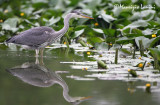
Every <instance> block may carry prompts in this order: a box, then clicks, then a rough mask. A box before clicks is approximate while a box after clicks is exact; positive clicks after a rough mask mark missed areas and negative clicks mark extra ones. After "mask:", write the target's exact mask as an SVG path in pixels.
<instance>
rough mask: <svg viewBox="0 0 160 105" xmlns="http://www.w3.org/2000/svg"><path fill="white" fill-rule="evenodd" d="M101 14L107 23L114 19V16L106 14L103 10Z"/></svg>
mask: <svg viewBox="0 0 160 105" xmlns="http://www.w3.org/2000/svg"><path fill="white" fill-rule="evenodd" d="M101 16H102V18H103V19H104V20H105V21H106V22H108V23H110V22H111V21H113V20H116V18H114V17H112V16H111V15H107V14H106V13H105V11H102V12H101Z"/></svg>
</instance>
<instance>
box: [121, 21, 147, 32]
mask: <svg viewBox="0 0 160 105" xmlns="http://www.w3.org/2000/svg"><path fill="white" fill-rule="evenodd" d="M148 25H149V23H148V22H147V21H145V20H138V21H135V22H133V23H131V24H129V25H128V26H126V27H124V28H123V30H125V29H127V28H131V29H134V28H138V27H147V26H148Z"/></svg>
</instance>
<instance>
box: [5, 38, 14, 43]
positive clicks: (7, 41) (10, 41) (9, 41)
mask: <svg viewBox="0 0 160 105" xmlns="http://www.w3.org/2000/svg"><path fill="white" fill-rule="evenodd" d="M5 43H15V37H11V38H9V39H7V40H6V41H5Z"/></svg>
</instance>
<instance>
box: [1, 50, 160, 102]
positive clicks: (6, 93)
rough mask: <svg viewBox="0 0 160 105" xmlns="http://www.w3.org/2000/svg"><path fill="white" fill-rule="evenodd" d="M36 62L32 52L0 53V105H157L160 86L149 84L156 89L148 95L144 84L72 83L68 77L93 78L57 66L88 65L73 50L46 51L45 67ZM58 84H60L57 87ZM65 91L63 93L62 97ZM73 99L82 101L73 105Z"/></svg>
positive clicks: (86, 73) (82, 71) (87, 72)
mask: <svg viewBox="0 0 160 105" xmlns="http://www.w3.org/2000/svg"><path fill="white" fill-rule="evenodd" d="M35 61H36V58H35V57H34V52H33V51H4V50H0V104H1V105H72V104H73V105H76V104H79V105H159V104H160V100H159V99H160V91H159V87H160V85H159V83H157V82H156V83H151V84H152V85H155V87H156V88H155V89H154V88H153V91H152V92H151V93H148V92H146V91H145V88H144V86H145V84H146V82H144V81H141V80H138V81H122V80H101V79H98V78H93V79H91V80H87V79H86V80H85V79H82V80H75V79H72V78H68V77H71V76H77V77H78V76H79V77H83V78H86V76H85V75H92V72H89V71H87V70H81V69H78V70H77V69H73V68H71V64H66V63H60V62H62V61H63V62H73V61H76V62H81V61H87V59H86V58H83V57H81V56H78V55H74V51H73V50H70V51H69V53H66V49H65V48H58V49H55V50H54V51H49V52H47V51H46V52H45V55H44V57H43V62H44V64H43V63H42V62H41V59H40V58H39V62H40V63H41V64H36V63H35ZM57 72H58V73H57ZM96 73H97V74H98V72H96ZM94 74H95V72H94ZM102 74H103V73H102ZM55 81H56V82H55ZM57 81H59V84H56V83H58V82H57ZM54 83H55V84H54ZM139 87H140V88H139ZM67 88H68V89H67ZM64 90H66V92H65V93H64ZM75 97H81V98H75ZM71 98H72V99H71ZM76 99H81V100H77V101H76ZM74 100H75V102H73V101H74ZM71 101H72V102H71Z"/></svg>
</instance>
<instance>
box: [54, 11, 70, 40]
mask: <svg viewBox="0 0 160 105" xmlns="http://www.w3.org/2000/svg"><path fill="white" fill-rule="evenodd" d="M71 18H72V15H71V14H68V15H66V16H65V17H64V27H63V28H62V29H61V30H59V31H57V32H56V33H55V34H56V39H58V38H61V37H62V36H63V35H64V34H65V33H66V32H67V31H68V28H69V20H70V19H71Z"/></svg>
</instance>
